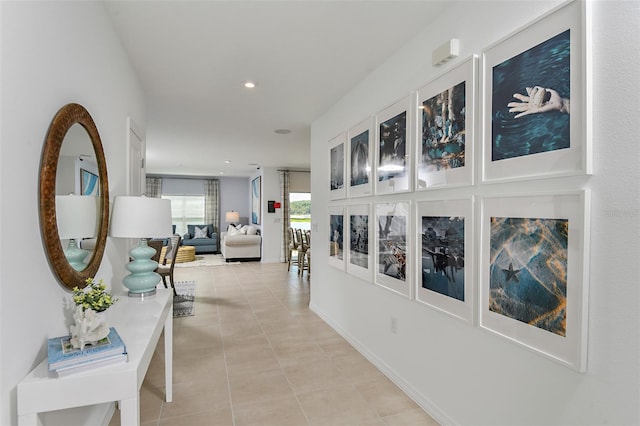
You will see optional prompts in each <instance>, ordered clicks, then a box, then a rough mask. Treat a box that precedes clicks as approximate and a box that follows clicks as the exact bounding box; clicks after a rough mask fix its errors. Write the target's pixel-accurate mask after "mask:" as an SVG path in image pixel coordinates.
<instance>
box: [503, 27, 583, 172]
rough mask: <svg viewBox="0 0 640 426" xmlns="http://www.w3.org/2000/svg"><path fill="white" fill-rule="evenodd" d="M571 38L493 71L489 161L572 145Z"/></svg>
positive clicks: (547, 43) (567, 36) (544, 45)
mask: <svg viewBox="0 0 640 426" xmlns="http://www.w3.org/2000/svg"><path fill="white" fill-rule="evenodd" d="M570 44H571V34H570V30H566V31H564V32H562V33H560V34H558V35H556V36H555V37H552V38H550V39H548V40H546V41H544V42H542V43H540V44H538V45H537V46H534V47H532V48H530V49H528V50H526V51H524V52H522V53H520V54H519V55H516V56H514V57H512V58H510V59H507V60H506V61H504V62H502V63H500V64H498V65H496V66H494V67H493V75H492V84H493V93H492V95H493V97H492V109H491V133H492V139H491V142H492V146H491V148H492V150H491V159H492V161H499V160H505V159H509V158H515V157H522V156H526V155H533V154H538V153H542V152H549V151H555V150H559V149H566V148H569V146H570V129H569V127H570V126H569V125H570V120H569V114H570V99H571V93H570V88H571V63H570V59H571V55H570V53H571V52H570V50H571V49H570Z"/></svg>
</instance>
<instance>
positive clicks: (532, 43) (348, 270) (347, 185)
mask: <svg viewBox="0 0 640 426" xmlns="http://www.w3.org/2000/svg"><path fill="white" fill-rule="evenodd" d="M587 26H588V22H587V18H586V13H585V9H584V5H583V3H582V2H572V3H568V4H566V5H563V6H561V7H558V8H556V9H554V10H553V11H551V12H550V13H548V14H545V15H544V16H542V17H540V18H538V19H536V20H535V21H533V22H530V23H528V24H527V25H525V26H524V27H522V28H520V29H519V30H517V31H516V32H514V33H512V34H510V35H508V36H507V37H504V38H502V39H500V40H497V41H496V42H495V43H493V44H490V45H488V46H486V48H484V49H483V50H482V51H480V52H478V53H476V54H472V55H470V56H469V57H466V58H461V60H460V61H458V62H457V63H455V64H454V65H452V66H450V67H448V68H447V69H445V71H444V72H442V73H441V74H440V75H439V76H437V77H436V78H433V79H431V80H430V81H425V82H424V84H423V85H422V86H419V87H416V88H415V89H414V90H413V91H411V93H407V94H399V96H398V97H397V99H398V100H397V101H396V102H394V103H392V104H391V105H390V106H388V107H386V108H382V109H380V110H379V111H371V115H370V116H369V117H367V118H365V119H363V120H361V121H360V122H358V123H354V124H353V125H352V126H351V127H350V128H347V129H344V131H343V132H342V133H340V134H339V135H338V136H336V137H334V138H333V139H331V140H330V141H328V143H327V149H328V157H329V165H330V167H329V169H330V170H329V180H330V182H328V183H327V187H328V199H329V202H330V205H329V208H328V209H329V215H328V217H327V220H328V221H329V224H330V225H329V229H330V235H329V239H328V241H327V243H328V245H329V253H330V255H329V264H330V265H331V266H334V267H336V268H338V269H340V270H341V271H344V273H345V274H351V275H353V276H355V277H358V278H360V279H363V280H365V281H367V282H371V283H372V284H374V285H377V286H380V287H382V288H384V289H387V290H390V293H389V294H395V295H396V296H397V295H400V296H401V297H404V298H407V299H409V300H411V301H415V302H416V303H418V304H419V305H421V306H424V307H425V308H426V309H433V310H434V311H436V312H439V313H442V314H444V315H449V316H452V317H454V318H457V319H459V320H461V321H463V322H464V323H466V324H468V325H469V326H471V327H479V328H481V329H483V330H486V331H487V332H489V333H492V334H494V335H498V336H500V337H502V338H504V339H506V340H508V341H510V342H513V343H515V344H517V345H519V346H521V347H524V348H526V349H528V350H531V351H533V352H535V353H537V354H540V355H542V356H545V357H547V358H549V359H552V360H554V361H556V362H559V363H560V364H562V365H564V366H567V367H569V368H572V369H574V370H576V371H579V372H584V371H586V368H587V363H586V355H587V354H586V350H587V346H586V336H587V328H586V327H587V320H586V318H587V311H586V310H587V306H588V287H589V282H588V274H586V273H585V267H586V264H587V256H588V253H589V212H590V204H589V191H588V189H585V185H584V182H585V181H586V180H588V176H589V175H590V174H591V168H592V166H591V141H590V138H591V132H590V128H589V125H590V124H589V123H590V109H589V107H588V100H589V98H590V96H591V89H590V74H589V68H588V67H589V54H590V52H589V51H588V42H587V40H588V39H587V36H586V28H587ZM567 177H579V178H580V179H579V180H576V184H575V187H573V188H570V190H567V188H566V184H565V181H563V185H562V188H561V190H557V191H554V190H553V188H554V182H556V181H557V180H559V179H566V178H567ZM540 181H544V182H546V183H547V184H542V185H541V184H539V182H540ZM531 182H534V183H535V184H529V183H531ZM514 184H517V185H520V186H519V187H516V186H514ZM541 187H544V188H546V189H545V190H544V191H542V190H540V188H541ZM514 188H515V189H514ZM518 188H519V189H518ZM528 188H535V190H534V191H528ZM396 296H390V297H396Z"/></svg>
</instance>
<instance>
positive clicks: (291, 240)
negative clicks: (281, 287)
mask: <svg viewBox="0 0 640 426" xmlns="http://www.w3.org/2000/svg"><path fill="white" fill-rule="evenodd" d="M294 251H295V252H297V251H298V246H297V245H296V239H295V236H294V233H293V228H288V229H287V253H288V255H287V262H288V265H287V271H290V270H291V262H293V252H294ZM296 261H297V259H296Z"/></svg>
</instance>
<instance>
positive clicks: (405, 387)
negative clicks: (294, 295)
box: [309, 303, 456, 425]
mask: <svg viewBox="0 0 640 426" xmlns="http://www.w3.org/2000/svg"><path fill="white" fill-rule="evenodd" d="M309 309H311V311H312V312H314V313H315V314H316V315H318V316H319V317H320V318H321V319H322V320H323V321H324V322H326V323H327V324H328V325H329V326H330V327H331V328H333V329H334V330H335V331H336V333H338V334H339V335H340V336H342V337H343V338H344V339H345V340H346V341H347V342H349V344H351V346H353V347H354V349H355V350H357V351H358V352H360V354H361V355H362V356H363V357H365V358H366V359H367V360H368V361H369V362H371V363H372V364H373V365H374V366H375V367H376V368H377V369H378V370H380V372H382V374H384V375H385V376H386V377H387V378H388V379H389V380H391V381H392V382H393V383H395V385H396V386H398V387H399V388H400V389H401V390H402V391H403V392H404V393H405V394H406V395H407V396H408V397H409V398H411V399H412V400H413V401H414V402H415V403H416V404H418V405H419V406H420V408H422V409H423V410H424V411H425V412H426V413H427V414H429V415H430V416H431V417H433V418H434V419H435V420H436V421H437V422H438V423H439V424H441V425H455V424H456V423H455V422H454V421H453V419H451V418H450V417H449V416H448V415H447V414H446V413H445V412H444V411H442V410H441V409H440V408H439V407H438V406H437V405H436V404H434V403H433V401H431V400H430V399H429V398H426V397H425V396H424V395H422V394H421V393H420V392H418V390H417V389H416V388H415V387H413V386H412V385H411V384H410V383H408V382H407V381H406V380H405V379H404V378H402V376H400V375H399V374H398V373H397V372H396V371H395V370H394V369H393V368H392V367H390V366H389V365H388V364H387V363H386V362H384V361H383V360H381V359H380V358H378V357H377V356H376V355H375V354H374V353H372V352H371V351H370V350H369V349H368V348H367V347H366V346H365V345H363V344H361V343H360V342H359V341H358V340H357V339H356V338H354V337H353V336H351V335H350V334H349V333H347V332H346V331H345V330H344V329H342V328H341V327H340V326H339V325H338V324H336V323H334V322H333V321H332V320H331V319H330V318H329V317H328V316H327V315H325V314H324V312H322V310H320V309H318V307H317V306H316V305H315V304H313V303H310V304H309Z"/></svg>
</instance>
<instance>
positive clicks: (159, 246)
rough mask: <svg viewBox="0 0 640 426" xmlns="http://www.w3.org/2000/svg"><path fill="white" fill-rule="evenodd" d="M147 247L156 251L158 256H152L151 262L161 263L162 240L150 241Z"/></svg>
mask: <svg viewBox="0 0 640 426" xmlns="http://www.w3.org/2000/svg"><path fill="white" fill-rule="evenodd" d="M147 245H148V246H149V247H151V248H153V249H155V251H156V254H154V255H153V256H151V260H153V261H154V262H158V263H160V253H161V252H162V240H148V241H147Z"/></svg>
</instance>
